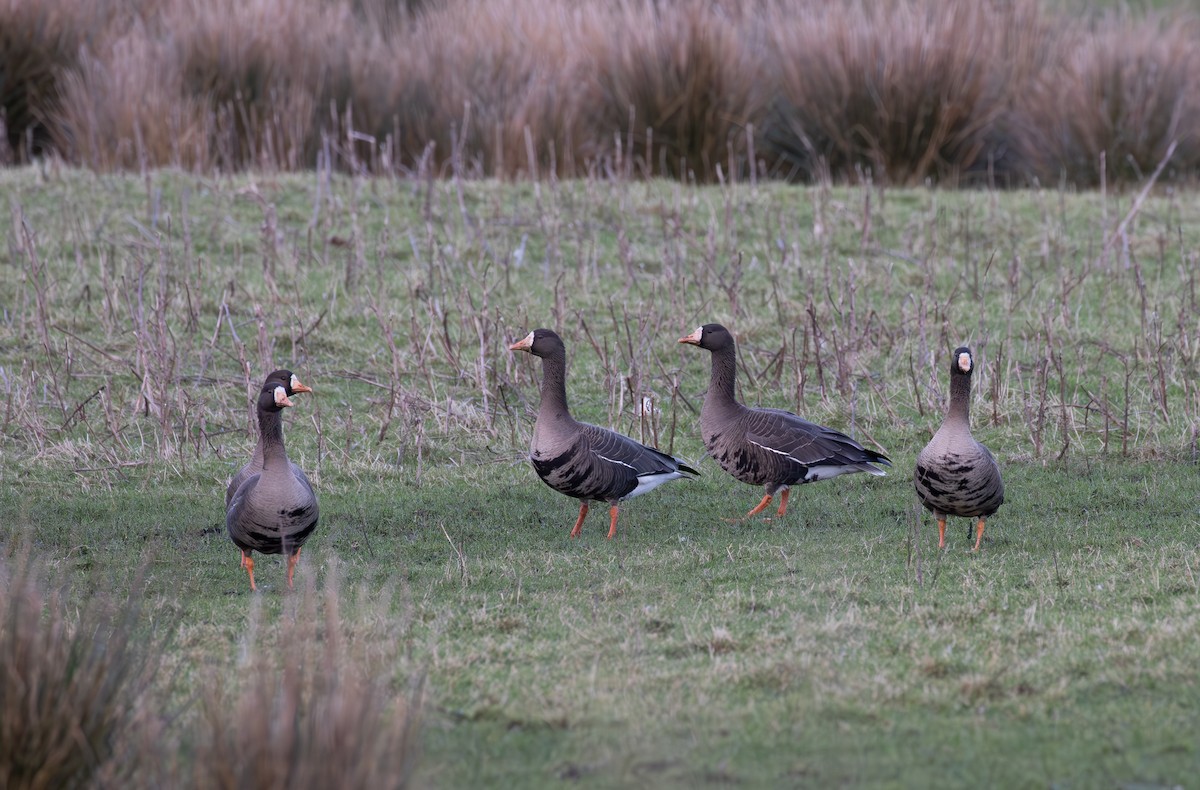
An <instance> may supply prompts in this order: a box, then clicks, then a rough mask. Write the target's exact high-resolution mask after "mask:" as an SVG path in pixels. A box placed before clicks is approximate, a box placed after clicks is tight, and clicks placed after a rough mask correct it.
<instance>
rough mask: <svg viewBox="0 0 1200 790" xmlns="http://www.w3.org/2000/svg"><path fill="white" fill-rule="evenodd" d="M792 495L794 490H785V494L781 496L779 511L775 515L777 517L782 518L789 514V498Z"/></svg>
mask: <svg viewBox="0 0 1200 790" xmlns="http://www.w3.org/2000/svg"><path fill="white" fill-rule="evenodd" d="M790 493H792V489H790V488H785V489H783V493H782V494H780V495H779V510H778V511H777V512H776V513H775V515H777V516H782V515H785V514H786V513H787V498H788V494H790Z"/></svg>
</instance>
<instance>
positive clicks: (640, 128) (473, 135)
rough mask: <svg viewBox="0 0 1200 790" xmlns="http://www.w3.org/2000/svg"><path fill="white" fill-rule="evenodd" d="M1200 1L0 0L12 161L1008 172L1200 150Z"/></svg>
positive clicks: (557, 171) (982, 176) (598, 171)
mask: <svg viewBox="0 0 1200 790" xmlns="http://www.w3.org/2000/svg"><path fill="white" fill-rule="evenodd" d="M1197 42H1200V17H1198V16H1197V13H1196V11H1195V9H1194V8H1190V9H1189V8H1187V7H1177V8H1173V9H1162V10H1156V9H1153V8H1146V7H1144V6H1137V7H1135V9H1134V10H1131V9H1130V6H1127V5H1124V4H1122V5H1120V6H1117V7H1115V8H1113V7H1105V6H1102V7H1099V8H1097V7H1095V6H1090V5H1081V4H1068V3H1059V2H1044V1H1043V0H1006V1H1005V2H987V3H958V2H954V0H887V2H882V3H859V2H846V3H827V2H825V0H756V1H755V2H752V3H727V4H721V3H714V2H711V0H666V1H665V2H648V1H647V2H642V1H640V0H619V1H618V2H609V1H608V0H603V1H600V0H541V1H539V2H524V1H523V0H490V1H489V2H487V3H476V2H469V1H467V0H425V2H415V0H409V1H408V2H403V1H402V0H248V1H243V0H217V1H216V2H208V3H194V2H190V1H189V0H137V1H136V2H117V0H101V2H95V3H77V2H74V0H37V2H27V1H26V0H0V74H3V75H4V76H3V79H2V80H0V108H2V110H3V121H4V124H5V127H6V130H7V134H6V135H2V136H0V139H3V141H4V142H3V143H2V144H0V162H25V161H30V160H31V159H32V158H34V157H38V156H41V155H43V154H45V153H47V152H53V153H54V154H55V155H57V156H60V157H62V158H64V159H65V160H66V161H68V162H70V163H73V164H79V165H84V166H87V167H91V168H97V169H101V170H115V169H123V168H133V169H140V170H144V169H147V168H153V167H164V166H169V167H175V168H183V169H186V170H192V171H195V172H199V173H205V174H211V173H213V172H217V171H221V172H228V171H231V170H242V169H247V168H250V169H260V170H269V171H281V170H288V171H291V170H304V169H311V168H313V167H315V166H318V165H319V164H320V163H324V164H325V165H326V166H336V167H337V168H339V169H341V170H344V171H350V172H371V173H393V174H394V173H400V174H418V175H422V176H424V175H427V174H428V175H444V174H446V173H449V172H454V173H457V174H459V175H471V176H505V177H534V178H536V177H546V176H556V177H560V178H569V177H578V176H584V175H588V174H595V175H605V174H613V173H620V174H623V175H626V176H630V175H635V176H638V177H648V176H669V177H672V178H684V179H689V180H690V179H695V180H699V181H705V182H713V181H721V180H728V179H734V178H740V179H757V178H768V177H769V178H787V179H800V180H805V181H816V180H821V179H830V178H832V179H834V180H835V181H838V182H851V183H856V182H860V181H863V180H873V181H875V182H880V183H889V184H897V185H898V184H922V183H924V182H925V181H926V180H927V179H933V180H936V181H939V182H943V183H948V184H986V185H997V186H1013V185H1027V184H1032V183H1040V184H1049V185H1056V184H1058V183H1060V182H1062V181H1066V182H1068V183H1072V184H1079V185H1098V184H1100V183H1102V182H1112V183H1117V182H1131V181H1136V180H1137V179H1139V178H1142V177H1144V176H1145V175H1146V174H1148V173H1150V172H1151V171H1152V170H1154V168H1155V167H1156V166H1157V165H1158V164H1159V163H1160V162H1161V161H1163V159H1164V157H1166V155H1167V151H1168V148H1169V146H1170V145H1171V144H1172V143H1176V147H1175V149H1174V150H1173V153H1172V156H1171V157H1170V161H1169V162H1168V167H1167V169H1166V172H1165V174H1164V177H1165V178H1166V179H1168V180H1171V179H1183V178H1188V179H1190V178H1193V177H1194V176H1195V175H1196V171H1197V167H1198V166H1200V87H1198V86H1197V81H1196V80H1195V79H1193V78H1192V76H1193V75H1194V74H1196V73H1200V43H1197Z"/></svg>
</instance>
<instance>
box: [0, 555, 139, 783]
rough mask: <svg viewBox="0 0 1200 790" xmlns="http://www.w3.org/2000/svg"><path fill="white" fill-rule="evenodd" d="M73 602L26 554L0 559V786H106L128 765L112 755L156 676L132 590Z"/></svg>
mask: <svg viewBox="0 0 1200 790" xmlns="http://www.w3.org/2000/svg"><path fill="white" fill-rule="evenodd" d="M25 551H27V548H26V549H25ZM77 600H79V599H78V597H77V596H69V595H67V594H65V593H64V592H63V591H62V590H60V589H58V588H57V587H55V586H52V585H51V584H49V583H48V582H47V580H46V575H45V571H43V570H42V569H41V568H40V567H39V566H38V564H37V563H36V562H33V561H31V560H30V559H29V558H28V556H24V557H20V558H18V560H17V561H16V562H15V563H13V564H10V562H9V561H8V560H5V559H4V558H2V557H0V601H3V602H4V603H3V609H2V610H0V668H2V669H0V743H2V744H3V748H0V787H7V788H59V787H80V786H86V785H89V784H91V783H93V782H96V781H100V780H101V779H104V780H105V781H107V782H109V783H112V782H116V781H123V779H124V778H127V777H129V776H130V775H131V774H133V773H134V772H135V770H136V769H137V767H138V765H137V761H136V760H127V759H124V758H126V757H128V755H126V754H124V751H123V748H122V747H123V746H126V747H127V746H128V745H129V744H130V743H131V742H132V741H131V740H130V739H131V733H132V732H133V730H134V728H135V726H136V724H137V722H138V720H139V717H140V716H141V714H142V713H143V712H144V706H143V704H142V703H143V699H144V698H145V696H146V691H147V689H148V688H149V687H150V684H151V682H152V681H153V679H154V676H155V672H156V669H157V659H156V658H155V651H156V648H157V645H156V644H155V643H154V640H147V639H146V638H145V634H144V633H142V629H143V625H142V623H141V622H140V611H141V592H140V584H139V583H135V584H134V586H133V588H132V591H131V592H130V593H129V594H128V596H127V598H126V599H125V600H122V601H109V600H107V599H106V598H105V597H99V596H97V597H91V598H89V599H87V600H88V601H89V603H87V604H85V605H84V607H83V609H82V610H79V611H69V610H68V609H67V605H68V602H70V601H77Z"/></svg>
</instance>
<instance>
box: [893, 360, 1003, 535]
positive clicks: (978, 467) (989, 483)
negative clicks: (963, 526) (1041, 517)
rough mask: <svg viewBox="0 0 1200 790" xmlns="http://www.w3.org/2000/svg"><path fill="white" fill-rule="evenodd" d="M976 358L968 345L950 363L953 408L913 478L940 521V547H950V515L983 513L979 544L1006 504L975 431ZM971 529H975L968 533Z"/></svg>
mask: <svg viewBox="0 0 1200 790" xmlns="http://www.w3.org/2000/svg"><path fill="white" fill-rule="evenodd" d="M974 370H975V357H974V356H972V354H971V349H969V348H967V347H965V346H962V347H960V348H957V349H955V350H954V358H953V361H952V362H951V363H950V407H949V408H948V409H947V410H946V419H945V420H943V421H942V427H940V428H938V430H937V433H935V434H934V435H933V438H932V439H930V440H929V444H927V445H925V449H924V450H922V451H921V454H920V455H918V456H917V468H916V470H915V471H914V473H913V483H914V484H915V486H916V489H917V497H918V498H919V499H920V500H921V504H922V505H924V506H925V507H926V509H928V510H929V511H930V512H931V513H933V516H934V518H936V519H937V524H938V548H939V549H942V548H945V547H946V518H947V517H948V516H962V517H964V518H978V519H979V523H978V525H977V526H976V530H975V548H973V549H971V551H979V544H980V542H981V541H982V540H983V522H984V521H986V520H987V517H988V516H990V515H992V514H993V513H995V512H996V511H997V510H999V509H1000V505H1002V504H1004V481H1003V480H1001V479H1000V467H999V466H997V465H996V459H995V458H993V457H992V454H991V452H989V451H988V448H986V447H984V446H983V445H982V444H980V443H979V442H977V441H975V437H974V436H972V435H971V419H970V415H969V411H970V409H969V406H970V403H969V401H970V398H971V373H972V371H974ZM968 534H969V533H968Z"/></svg>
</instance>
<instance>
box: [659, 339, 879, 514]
mask: <svg viewBox="0 0 1200 790" xmlns="http://www.w3.org/2000/svg"><path fill="white" fill-rule="evenodd" d="M679 342H680V343H688V344H690V345H693V346H699V347H700V348H702V349H704V350H705V351H709V352H711V353H712V373H711V376H710V378H709V384H708V392H707V393H706V394H705V396H704V404H703V405H702V406H701V407H700V433H701V436H702V438H703V439H704V446H705V447H706V448H707V449H708V453H709V455H711V456H712V457H713V458H714V459H716V461H717V463H718V464H720V465H721V468H722V469H724V470H725V471H726V472H728V473H729V474H731V475H733V477H734V478H736V479H737V480H740V481H742V482H743V483H749V484H750V485H755V486H762V487H763V488H764V489H765V495H764V496H763V498H762V501H761V502H759V503H758V505H757V506H755V507H754V508H753V509H752V510H751V511H750V512H749V513H747V514H746V515H745V516H744V517H743V518H750V517H751V516H755V515H757V514H759V513H761V512H762V511H763V510H766V508H767V506H768V505H770V504H771V500H772V498H773V497H774V496H775V495H776V494H780V502H779V510H778V512H777V515H779V516H783V515H784V514H786V513H787V505H788V494H789V492H790V491H791V486H794V485H800V484H803V483H813V482H816V481H818V480H828V479H829V478H831V477H837V476H838V475H844V474H851V473H854V472H866V473H868V474H872V475H884V474H887V473H886V472H884V471H883V470H882V469H880V468H879V467H877V466H874V464H883V465H884V466H891V461H889V460H888V459H887V457H886V456H884V455H882V454H880V453H877V452H875V451H874V450H868V449H866V448H865V447H863V446H862V445H861V444H859V443H858V442H856V441H854V440H853V439H851V438H850V437H849V436H846V435H845V434H844V433H839V432H838V431H835V430H834V429H832V428H826V427H824V426H822V425H817V424H816V423H812V422H809V421H808V420H805V419H803V418H801V417H798V416H796V415H795V414H792V413H791V412H789V411H784V410H782V409H752V408H749V407H747V406H744V405H742V404H741V403H738V402H737V400H736V398H735V397H734V380H735V378H736V377H737V346H736V344H735V343H734V340H733V335H731V334H730V333H729V330H728V329H726V328H725V327H723V326H721V325H720V324H705V325H704V326H702V327H700V328H698V329H697V330H696V331H695V332H692V333H691V334H690V335H687V336H686V337H681V338H680V339H679Z"/></svg>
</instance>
